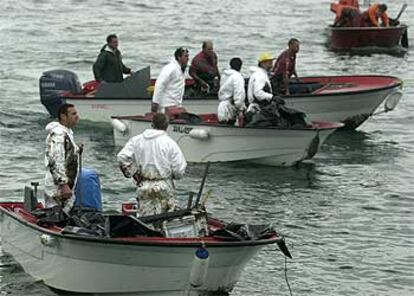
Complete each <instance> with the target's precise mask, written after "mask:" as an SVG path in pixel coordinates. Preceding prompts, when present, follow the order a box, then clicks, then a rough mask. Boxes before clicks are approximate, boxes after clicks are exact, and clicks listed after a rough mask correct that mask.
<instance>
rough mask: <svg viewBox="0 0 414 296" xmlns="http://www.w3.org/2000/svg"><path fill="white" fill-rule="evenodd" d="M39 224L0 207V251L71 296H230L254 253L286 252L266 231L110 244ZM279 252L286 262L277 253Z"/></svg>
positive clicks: (20, 209) (17, 206)
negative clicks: (271, 248) (204, 258)
mask: <svg viewBox="0 0 414 296" xmlns="http://www.w3.org/2000/svg"><path fill="white" fill-rule="evenodd" d="M127 206H128V205H127ZM120 216H122V215H120ZM38 221H39V220H38V218H36V217H35V216H34V215H32V214H31V212H29V211H27V210H25V208H24V204H23V203H21V202H2V203H0V230H1V238H2V249H3V251H4V252H5V253H7V254H10V255H11V256H13V257H14V259H15V260H16V261H17V262H18V263H19V264H20V265H21V266H22V267H23V269H24V270H25V271H26V272H27V273H28V274H29V275H31V276H32V277H33V278H34V279H35V280H38V281H43V282H44V283H45V284H46V285H47V286H49V287H52V288H54V289H58V290H62V291H68V292H76V293H93V294H100V295H165V296H167V295H169V296H170V295H193V294H190V292H200V293H201V292H203V293H211V292H229V291H231V290H232V289H233V287H234V286H235V284H236V283H237V281H238V280H239V278H240V275H241V272H242V270H243V268H244V267H245V266H246V264H247V262H248V261H249V260H250V259H251V258H252V257H253V256H254V255H255V254H256V253H257V252H259V250H260V249H262V248H263V247H264V246H266V245H268V244H274V243H277V244H278V245H279V246H280V244H282V245H283V246H285V245H284V243H283V239H282V238H281V237H279V236H278V235H277V233H276V232H275V231H273V230H271V229H270V230H269V229H267V230H266V232H261V233H264V234H263V236H262V237H256V238H254V239H250V240H237V239H234V238H233V239H229V238H223V237H221V236H215V235H209V236H201V237H148V236H139V235H138V236H130V237H117V238H112V237H93V236H85V235H77V234H68V233H65V231H64V230H63V229H62V228H60V227H57V226H49V227H44V226H43V227H41V226H39V225H37V222H38ZM208 225H209V229H210V231H213V230H217V229H221V228H223V227H225V225H227V224H224V222H222V221H220V220H216V219H211V218H210V219H209V222H208ZM263 229H264V228H263ZM201 245H204V246H205V249H207V250H208V252H209V262H208V264H204V265H201V269H200V265H197V264H196V263H194V253H195V251H196V250H197V248H199V247H200V246H201ZM281 250H282V252H284V253H285V254H288V256H290V254H289V252H288V251H287V253H286V252H285V251H284V250H283V247H281ZM194 266H196V268H195V267H194ZM197 268H199V269H197ZM194 279H195V280H194ZM200 279H201V280H200ZM191 283H193V284H192V285H191ZM197 295H198V294H197ZM203 295H204V294H203Z"/></svg>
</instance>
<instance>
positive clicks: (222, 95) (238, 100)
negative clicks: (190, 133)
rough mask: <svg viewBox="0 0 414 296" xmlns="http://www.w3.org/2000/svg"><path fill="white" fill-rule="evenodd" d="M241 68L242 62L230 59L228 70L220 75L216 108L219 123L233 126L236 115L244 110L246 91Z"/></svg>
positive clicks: (238, 59)
mask: <svg viewBox="0 0 414 296" xmlns="http://www.w3.org/2000/svg"><path fill="white" fill-rule="evenodd" d="M241 67H242V60H241V59H240V58H232V59H231V60H230V69H226V70H224V71H223V73H222V75H221V81H220V90H219V93H218V98H219V101H220V103H219V105H218V108H217V117H218V120H219V122H220V123H225V124H230V125H233V124H234V123H235V122H236V119H237V115H238V114H239V113H240V112H243V111H244V110H245V109H246V105H245V102H244V100H245V99H246V90H245V83H244V78H243V76H242V75H241V74H240V69H241Z"/></svg>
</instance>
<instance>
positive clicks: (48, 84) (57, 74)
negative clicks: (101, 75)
mask: <svg viewBox="0 0 414 296" xmlns="http://www.w3.org/2000/svg"><path fill="white" fill-rule="evenodd" d="M63 91H69V92H71V93H74V94H79V93H80V92H81V91H82V86H81V83H80V82H79V78H78V75H76V74H75V73H73V72H71V71H68V70H51V71H46V72H44V73H43V75H42V76H41V77H40V79H39V92H40V102H41V103H42V104H43V106H45V107H46V109H47V111H48V112H49V114H50V115H52V116H53V117H57V113H58V110H59V107H60V106H61V105H62V104H64V103H65V100H64V98H62V96H61V93H62V92H63Z"/></svg>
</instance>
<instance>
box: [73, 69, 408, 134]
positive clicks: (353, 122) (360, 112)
mask: <svg viewBox="0 0 414 296" xmlns="http://www.w3.org/2000/svg"><path fill="white" fill-rule="evenodd" d="M372 77H373V78H374V79H377V80H378V81H379V80H381V81H380V83H378V85H375V86H371V85H369V79H371V78H372ZM302 80H303V81H323V82H324V83H328V84H329V83H331V82H333V83H337V82H338V83H343V82H344V81H345V82H346V83H351V84H355V85H356V87H350V88H347V90H341V89H339V90H337V91H329V90H322V91H320V92H318V93H313V94H301V95H293V96H284V97H283V98H284V99H285V101H286V105H287V106H288V107H291V108H295V109H297V110H300V111H303V112H305V113H306V114H307V116H308V118H309V119H310V120H312V121H319V120H320V121H333V122H343V123H345V126H346V127H347V128H350V129H355V128H357V127H358V126H359V125H361V124H362V123H363V122H364V121H365V120H366V119H368V118H369V117H370V116H371V115H372V114H373V113H374V111H375V110H376V109H377V108H378V106H379V105H381V103H382V102H383V101H384V100H385V99H386V98H387V96H389V95H390V94H392V93H394V92H397V91H399V89H400V87H401V82H400V81H399V80H398V79H397V78H394V77H386V76H384V77H381V76H358V77H357V78H355V76H338V77H324V78H322V77H308V78H303V79H302ZM359 80H361V81H363V84H364V85H363V86H359V85H358V83H357V82H356V81H359ZM65 101H66V102H67V103H71V104H74V105H75V106H76V107H77V109H78V111H79V114H80V116H81V118H83V119H87V120H90V121H98V122H109V119H110V117H111V116H132V115H136V114H145V113H147V112H149V109H150V105H151V104H150V99H149V98H125V99H122V98H118V99H111V98H91V97H66V98H65ZM217 102H218V101H217V99H215V98H205V99H200V98H185V99H184V102H183V105H184V106H185V108H186V109H187V110H188V111H189V112H192V113H196V114H203V113H216V112H217V105H218V103H217Z"/></svg>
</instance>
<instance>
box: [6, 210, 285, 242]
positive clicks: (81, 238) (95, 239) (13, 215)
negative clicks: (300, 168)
mask: <svg viewBox="0 0 414 296" xmlns="http://www.w3.org/2000/svg"><path fill="white" fill-rule="evenodd" d="M3 204H22V203H18V202H1V203H0V215H2V214H3V215H4V214H5V215H8V216H9V217H11V218H12V219H14V220H16V221H17V222H19V223H20V224H23V225H24V226H28V227H29V228H31V229H34V230H36V231H39V232H41V233H45V234H49V235H51V236H54V237H58V238H61V239H68V240H75V241H85V242H95V243H102V244H109V245H125V246H142V247H147V246H156V247H166V248H172V247H174V248H175V247H178V248H194V247H199V246H200V245H205V246H206V247H209V248H231V247H253V246H262V245H270V244H274V243H277V242H279V241H282V240H283V237H279V236H277V235H274V236H273V237H271V238H267V239H261V240H254V241H217V242H216V241H211V240H205V239H203V238H197V239H195V238H188V241H187V240H186V239H179V240H177V239H172V238H157V239H158V240H153V241H151V240H147V241H144V240H142V241H141V240H128V238H122V239H114V238H100V237H88V236H78V235H72V234H62V233H58V232H55V231H52V230H49V229H46V228H43V227H40V226H38V225H36V224H33V223H30V222H28V221H26V220H25V219H24V218H22V217H20V216H19V215H18V214H17V213H15V212H13V211H11V210H9V209H7V208H6V207H4V206H3ZM3 219H4V217H1V216H0V221H3ZM0 223H1V222H0ZM207 238H208V237H207ZM161 239H164V240H165V242H162V241H161Z"/></svg>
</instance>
